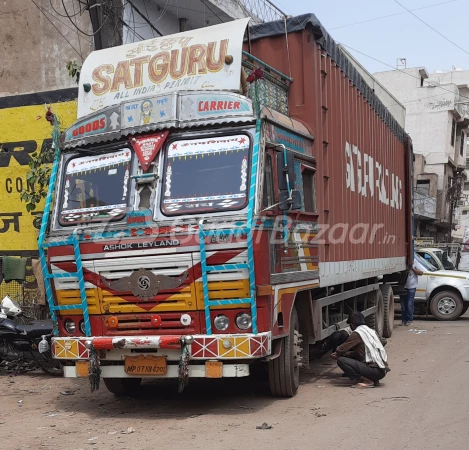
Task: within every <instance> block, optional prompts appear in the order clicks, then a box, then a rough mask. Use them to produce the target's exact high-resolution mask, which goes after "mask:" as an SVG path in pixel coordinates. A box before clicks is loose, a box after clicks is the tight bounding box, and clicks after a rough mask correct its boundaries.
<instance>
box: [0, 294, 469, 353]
mask: <svg viewBox="0 0 469 450" xmlns="http://www.w3.org/2000/svg"><path fill="white" fill-rule="evenodd" d="M468 308H469V303H465V304H464V306H463V307H462V312H461V316H463V315H464V314H466V311H467V309H468ZM0 362H1V360H0Z"/></svg>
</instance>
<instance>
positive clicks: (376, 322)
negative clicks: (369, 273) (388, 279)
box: [365, 289, 384, 337]
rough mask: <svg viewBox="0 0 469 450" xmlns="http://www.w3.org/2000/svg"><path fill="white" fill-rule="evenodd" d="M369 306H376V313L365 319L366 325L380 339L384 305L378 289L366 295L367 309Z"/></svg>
mask: <svg viewBox="0 0 469 450" xmlns="http://www.w3.org/2000/svg"><path fill="white" fill-rule="evenodd" d="M371 306H377V309H376V313H375V314H371V315H369V316H368V317H366V318H365V321H366V324H367V325H368V326H369V327H370V328H373V329H374V330H375V331H376V334H377V335H378V336H379V337H382V336H383V329H384V305H383V294H382V293H381V290H380V289H378V290H376V291H372V292H369V293H368V308H369V307H371Z"/></svg>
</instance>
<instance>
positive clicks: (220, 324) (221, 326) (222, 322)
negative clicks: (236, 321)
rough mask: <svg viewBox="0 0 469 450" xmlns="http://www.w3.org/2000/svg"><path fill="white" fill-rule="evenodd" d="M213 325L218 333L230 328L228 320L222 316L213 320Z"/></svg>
mask: <svg viewBox="0 0 469 450" xmlns="http://www.w3.org/2000/svg"><path fill="white" fill-rule="evenodd" d="M213 325H215V328H216V329H217V330H218V331H225V330H226V329H227V328H228V327H229V326H230V319H228V317H226V316H225V315H224V314H220V315H219V316H217V317H215V319H213Z"/></svg>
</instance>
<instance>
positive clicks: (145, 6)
mask: <svg viewBox="0 0 469 450" xmlns="http://www.w3.org/2000/svg"><path fill="white" fill-rule="evenodd" d="M143 7H144V8H145V14H146V15H147V17H148V20H150V15H149V14H148V9H147V2H146V1H145V0H143ZM134 27H135V20H134ZM151 34H152V35H153V37H156V36H155V32H154V30H153V28H152V29H151Z"/></svg>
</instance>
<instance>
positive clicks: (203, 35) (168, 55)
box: [78, 19, 249, 117]
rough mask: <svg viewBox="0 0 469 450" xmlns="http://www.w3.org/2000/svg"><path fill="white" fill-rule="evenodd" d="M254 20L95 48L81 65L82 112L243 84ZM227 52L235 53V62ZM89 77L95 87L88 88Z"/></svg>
mask: <svg viewBox="0 0 469 450" xmlns="http://www.w3.org/2000/svg"><path fill="white" fill-rule="evenodd" d="M248 22H249V19H241V20H235V21H232V22H226V23H223V24H219V25H214V26H211V27H205V28H201V29H198V30H190V31H185V32H183V33H177V34H173V35H169V36H163V37H158V38H155V39H149V40H146V41H142V42H137V43H133V44H127V45H121V46H118V47H112V48H109V49H104V50H98V51H94V52H92V53H91V54H90V55H89V56H88V58H86V60H85V62H84V64H83V67H82V70H81V75H80V88H79V94H78V117H83V116H86V115H88V114H91V113H93V112H96V111H98V110H100V109H102V108H105V107H107V106H111V105H117V104H119V103H121V102H122V101H125V100H136V99H140V98H143V97H148V96H150V95H158V94H168V93H170V92H174V91H178V90H210V89H212V90H217V89H221V90H233V91H234V90H236V91H237V90H239V86H240V73H241V55H242V45H243V37H244V32H245V30H246V26H247V24H248ZM226 56H232V57H233V60H232V62H231V64H228V63H226V62H225V57H226ZM228 59H229V58H228ZM86 83H89V84H90V85H91V90H90V91H89V92H85V90H84V88H83V85H84V84H86Z"/></svg>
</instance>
